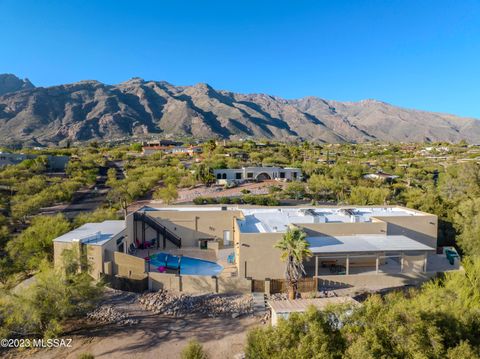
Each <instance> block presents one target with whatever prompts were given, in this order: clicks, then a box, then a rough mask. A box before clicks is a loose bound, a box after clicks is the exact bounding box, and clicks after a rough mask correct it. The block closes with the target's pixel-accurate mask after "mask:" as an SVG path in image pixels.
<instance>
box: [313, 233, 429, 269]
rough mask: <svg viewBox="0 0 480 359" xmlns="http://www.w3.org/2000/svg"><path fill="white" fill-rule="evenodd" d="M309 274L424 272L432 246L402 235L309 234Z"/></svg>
mask: <svg viewBox="0 0 480 359" xmlns="http://www.w3.org/2000/svg"><path fill="white" fill-rule="evenodd" d="M307 241H308V242H309V243H310V250H311V251H312V252H313V255H314V256H313V258H311V259H310V260H309V261H308V262H306V263H305V269H306V271H307V273H308V275H309V276H313V277H319V276H325V275H352V274H381V273H384V274H387V273H388V274H396V273H421V272H427V271H428V270H429V268H428V262H429V255H434V254H435V248H432V247H429V246H427V245H425V244H423V243H420V242H418V241H416V240H413V239H411V238H409V237H406V236H402V235H391V236H389V235H352V236H324V237H309V238H307Z"/></svg>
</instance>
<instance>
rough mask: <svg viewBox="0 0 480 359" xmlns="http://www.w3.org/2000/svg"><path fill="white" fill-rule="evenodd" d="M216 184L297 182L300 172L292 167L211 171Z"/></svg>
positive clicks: (299, 178)
mask: <svg viewBox="0 0 480 359" xmlns="http://www.w3.org/2000/svg"><path fill="white" fill-rule="evenodd" d="M213 175H214V176H215V179H216V181H217V184H226V183H229V182H239V183H240V182H245V181H265V180H276V181H299V180H301V179H302V171H301V170H300V169H299V168H292V167H285V168H282V167H242V168H236V169H225V168H224V169H218V170H213Z"/></svg>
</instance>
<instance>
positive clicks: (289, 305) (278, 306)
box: [268, 297, 360, 313]
mask: <svg viewBox="0 0 480 359" xmlns="http://www.w3.org/2000/svg"><path fill="white" fill-rule="evenodd" d="M337 304H351V305H359V304H360V303H358V302H357V301H356V300H355V299H353V298H351V297H328V298H312V299H295V300H291V299H289V300H270V301H268V305H269V307H270V308H272V310H273V311H275V312H276V313H291V312H304V311H305V310H306V309H307V308H308V307H309V306H311V305H313V306H314V307H315V308H317V309H319V310H322V309H325V308H326V307H327V306H329V305H337Z"/></svg>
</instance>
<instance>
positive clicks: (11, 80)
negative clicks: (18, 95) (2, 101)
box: [0, 74, 35, 96]
mask: <svg viewBox="0 0 480 359" xmlns="http://www.w3.org/2000/svg"><path fill="white" fill-rule="evenodd" d="M34 87H35V86H33V84H32V83H31V82H30V81H29V80H28V79H25V80H22V79H19V78H18V77H17V76H15V75H12V74H0V96H1V95H3V94H6V93H7V92H14V91H20V90H27V89H32V88H34Z"/></svg>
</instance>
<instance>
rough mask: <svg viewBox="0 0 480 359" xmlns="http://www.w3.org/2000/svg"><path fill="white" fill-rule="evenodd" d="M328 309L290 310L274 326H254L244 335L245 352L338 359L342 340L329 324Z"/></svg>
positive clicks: (267, 358)
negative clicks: (295, 311)
mask: <svg viewBox="0 0 480 359" xmlns="http://www.w3.org/2000/svg"><path fill="white" fill-rule="evenodd" d="M329 315H331V313H330V312H320V311H318V310H316V309H315V308H314V307H310V308H308V310H307V311H306V312H305V313H292V314H290V317H289V318H288V320H284V319H280V320H279V322H278V324H277V326H275V327H265V328H255V329H253V330H251V331H250V332H249V333H248V335H247V344H246V349H245V354H246V357H247V358H249V359H250V358H255V359H282V358H299V359H310V358H317V359H337V358H338V359H340V358H342V353H343V352H344V350H345V344H346V343H345V340H344V338H343V337H342V335H341V332H340V331H339V330H338V329H335V328H333V327H332V326H331V325H330V318H329Z"/></svg>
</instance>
